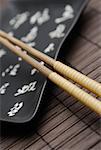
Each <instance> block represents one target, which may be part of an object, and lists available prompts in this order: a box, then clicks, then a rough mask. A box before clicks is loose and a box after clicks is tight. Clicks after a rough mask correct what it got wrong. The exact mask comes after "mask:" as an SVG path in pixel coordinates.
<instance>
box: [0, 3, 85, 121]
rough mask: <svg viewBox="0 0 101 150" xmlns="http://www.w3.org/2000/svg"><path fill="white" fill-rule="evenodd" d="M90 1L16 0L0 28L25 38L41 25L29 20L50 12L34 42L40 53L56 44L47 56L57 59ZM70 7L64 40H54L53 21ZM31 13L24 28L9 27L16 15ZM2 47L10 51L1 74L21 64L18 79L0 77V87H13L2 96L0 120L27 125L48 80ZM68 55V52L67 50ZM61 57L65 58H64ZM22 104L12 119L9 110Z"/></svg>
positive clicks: (10, 4)
mask: <svg viewBox="0 0 101 150" xmlns="http://www.w3.org/2000/svg"><path fill="white" fill-rule="evenodd" d="M86 2H87V0H85V1H84V0H62V1H61V0H54V1H53V0H48V1H47V0H32V1H31V0H25V1H24V0H17V1H10V2H9V4H8V5H7V7H6V8H5V10H1V12H2V13H1V14H2V15H1V21H0V22H1V25H0V28H1V29H3V30H5V31H6V32H10V31H13V33H14V36H15V37H17V38H19V39H20V38H21V37H23V36H24V35H26V34H27V33H28V32H29V30H30V29H31V28H32V27H33V26H38V25H37V23H36V24H34V25H30V24H29V18H30V17H31V16H32V15H33V14H34V13H36V12H37V11H43V10H44V8H49V13H50V16H51V18H50V20H49V21H47V22H46V23H44V24H42V25H41V26H38V28H39V33H38V36H37V38H36V39H35V42H36V45H35V48H37V49H39V50H40V51H42V52H43V51H44V49H45V48H46V47H47V46H48V45H49V44H50V43H54V44H55V50H54V51H52V52H50V53H47V54H48V55H50V56H51V57H53V58H55V59H56V58H57V57H58V54H59V52H60V51H61V46H62V45H63V43H64V41H65V42H68V36H69V34H70V32H71V31H72V29H73V28H74V26H75V24H76V23H77V21H78V18H79V16H80V14H81V12H82V11H83V9H84V7H85V5H86ZM68 4H69V5H71V6H72V7H73V9H74V17H73V18H72V19H69V20H67V21H64V22H62V23H61V24H64V25H65V26H66V29H65V36H64V37H62V38H54V39H51V38H50V37H49V35H48V34H49V32H51V31H53V30H55V29H56V27H57V24H56V23H55V22H54V20H55V19H56V18H59V17H61V15H62V13H63V12H64V8H65V6H66V5H68ZM25 11H29V12H30V15H29V17H28V20H27V21H26V22H25V23H24V24H23V25H21V26H20V27H19V28H18V29H17V30H14V29H13V28H12V26H10V25H9V20H11V18H13V17H14V16H16V15H17V14H19V13H22V12H25ZM0 48H4V49H5V50H6V52H7V55H5V56H4V57H3V58H1V60H0V62H1V68H0V72H1V73H2V72H3V71H4V70H5V69H6V68H8V67H9V66H10V65H16V64H20V66H21V67H20V69H19V70H18V72H17V75H16V76H10V75H9V73H7V74H6V76H5V77H1V85H0V86H2V85H3V84H4V83H6V82H8V83H9V84H10V86H9V87H8V88H7V91H6V92H5V94H4V95H0V105H1V106H0V107H1V113H0V120H1V121H7V122H12V123H14V122H15V123H25V122H28V121H30V120H31V119H32V118H34V117H35V115H36V113H37V110H38V108H39V105H40V102H41V99H42V96H43V93H44V92H45V89H46V83H47V79H46V78H45V77H44V76H43V75H41V74H39V73H38V72H36V73H35V74H34V75H31V74H30V72H31V69H32V67H31V66H30V65H28V64H27V63H26V62H24V61H19V60H18V57H17V56H16V55H15V54H13V53H11V52H10V51H9V50H8V49H7V48H5V47H2V46H0ZM67 53H68V51H67ZM61 58H62V55H61ZM34 81H37V83H36V87H35V88H36V89H35V90H34V91H33V92H32V91H31V92H27V93H25V94H22V95H19V96H17V97H15V96H14V94H15V93H16V91H17V89H19V88H22V87H23V86H24V85H29V84H30V83H31V82H34ZM21 102H23V107H22V109H21V110H20V111H19V112H18V113H16V115H15V116H13V117H9V116H8V115H7V113H8V111H9V110H10V108H12V107H13V106H14V104H15V103H21Z"/></svg>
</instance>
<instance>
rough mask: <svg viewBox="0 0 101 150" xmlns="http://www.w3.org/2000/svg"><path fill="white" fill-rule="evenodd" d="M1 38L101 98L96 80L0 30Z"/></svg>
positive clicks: (100, 90)
mask: <svg viewBox="0 0 101 150" xmlns="http://www.w3.org/2000/svg"><path fill="white" fill-rule="evenodd" d="M0 36H2V37H4V38H6V39H8V40H9V41H11V42H12V43H14V44H16V45H18V46H20V47H21V48H22V49H25V50H26V51H28V52H29V53H31V54H32V55H33V56H35V57H36V58H38V59H40V60H42V61H44V62H46V63H47V64H48V65H50V66H52V67H53V68H54V69H55V70H56V71H57V72H59V73H60V74H61V75H63V76H65V77H67V78H70V79H71V80H73V81H75V82H77V83H78V84H80V85H81V86H83V87H85V88H86V89H88V90H90V91H91V92H93V93H94V94H96V95H97V96H99V97H101V84H100V83H98V82H96V81H95V80H92V79H91V78H89V77H87V76H86V75H84V74H82V73H80V72H78V71H77V70H75V69H73V68H71V67H69V66H66V65H65V64H63V63H61V62H59V61H56V60H54V59H53V58H51V57H49V56H47V55H45V54H44V53H42V52H40V51H38V50H36V49H35V48H32V47H30V46H28V45H27V44H25V43H23V42H21V41H20V40H18V39H16V38H14V37H11V36H9V35H8V34H7V33H5V32H4V31H1V30H0Z"/></svg>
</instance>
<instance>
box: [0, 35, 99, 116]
mask: <svg viewBox="0 0 101 150" xmlns="http://www.w3.org/2000/svg"><path fill="white" fill-rule="evenodd" d="M0 42H1V43H2V44H3V45H4V46H6V47H7V48H9V49H10V50H11V51H12V52H14V53H15V54H16V55H18V56H20V57H21V58H22V59H24V60H25V61H26V62H27V63H29V64H30V65H32V66H33V67H34V68H36V69H37V70H39V71H40V72H41V73H42V74H44V75H45V76H46V77H47V78H48V79H50V80H51V81H52V82H53V83H55V84H56V85H58V86H59V87H60V88H62V89H63V90H65V91H66V92H67V93H69V94H71V95H72V96H74V97H75V98H76V99H78V100H79V101H80V102H82V103H83V104H84V105H86V106H87V107H89V108H90V109H92V110H93V111H94V112H96V113H97V114H99V115H101V101H99V100H97V99H96V98H94V97H93V96H91V95H90V94H88V93H86V92H85V91H83V90H82V89H80V88H79V87H77V86H76V85H74V84H73V83H71V82H70V81H68V80H66V79H65V78H63V77H62V76H60V75H59V74H57V73H56V72H53V71H52V70H50V69H49V68H47V67H45V66H43V65H42V64H40V63H39V62H38V61H36V60H35V59H33V58H32V57H31V56H29V55H28V54H25V53H23V51H22V50H20V49H19V50H18V49H16V46H15V45H13V44H12V43H10V42H9V41H8V40H7V39H5V38H3V37H1V36H0Z"/></svg>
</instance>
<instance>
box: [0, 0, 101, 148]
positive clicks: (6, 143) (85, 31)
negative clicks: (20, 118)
mask: <svg viewBox="0 0 101 150" xmlns="http://www.w3.org/2000/svg"><path fill="white" fill-rule="evenodd" d="M80 24H81V29H80V32H79V34H78V35H77V38H76V39H75V40H74V41H73V46H72V47H71V52H70V53H69V54H68V56H66V60H67V62H68V61H69V62H70V63H71V64H72V65H73V66H75V67H76V68H77V69H79V70H80V71H82V72H83V73H85V74H86V75H88V76H89V77H91V78H93V79H95V80H96V81H99V82H101V1H100V0H90V1H89V3H88V6H87V8H86V10H85V12H84V14H83V17H82V19H81V22H80ZM44 109H45V110H44V114H43V117H42V119H40V121H39V124H38V129H37V130H36V131H34V129H33V130H32V131H31V132H29V133H26V134H25V135H21V136H20V135H13V134H12V133H11V135H9V134H8V132H7V129H5V135H2V136H1V137H0V148H1V150H100V149H101V122H100V118H99V117H98V116H97V115H96V114H95V113H93V112H92V111H90V110H89V109H88V108H86V107H85V106H83V105H82V104H80V103H79V102H77V101H76V100H75V98H73V97H71V96H70V95H68V94H66V93H65V92H63V91H62V90H60V89H59V88H57V87H55V86H54V90H53V92H52V93H51V94H50V95H49V99H48V104H47V107H46V108H44ZM25 132H27V131H25Z"/></svg>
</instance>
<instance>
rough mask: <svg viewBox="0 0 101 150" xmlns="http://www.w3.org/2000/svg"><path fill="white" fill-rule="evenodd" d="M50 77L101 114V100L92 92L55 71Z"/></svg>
mask: <svg viewBox="0 0 101 150" xmlns="http://www.w3.org/2000/svg"><path fill="white" fill-rule="evenodd" d="M48 78H49V79H50V80H51V81H52V82H53V83H55V84H56V85H58V86H59V87H60V88H62V89H63V90H64V91H66V92H67V93H69V94H70V95H72V96H73V97H75V98H76V99H78V100H79V101H80V102H82V103H83V104H84V105H86V106H87V107H89V108H90V109H92V110H93V111H94V112H96V113H97V114H99V115H101V101H99V100H97V99H96V98H94V97H93V96H91V95H90V94H88V93H86V92H85V91H83V90H82V89H80V88H79V87H77V86H76V85H74V84H73V83H71V82H70V81H68V80H66V79H64V78H63V77H62V76H60V75H58V74H57V73H55V72H52V73H50V75H49V76H48Z"/></svg>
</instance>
